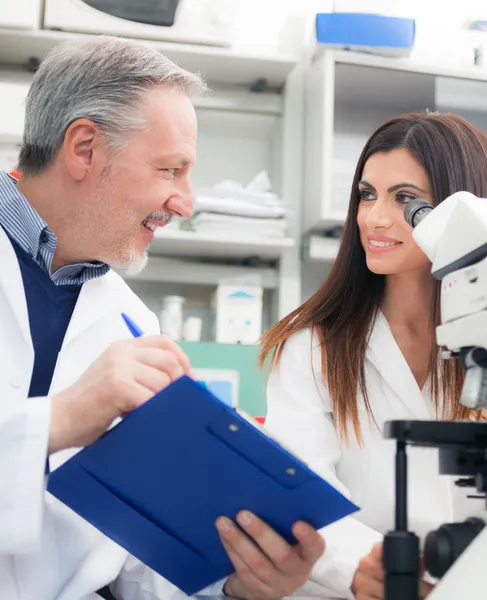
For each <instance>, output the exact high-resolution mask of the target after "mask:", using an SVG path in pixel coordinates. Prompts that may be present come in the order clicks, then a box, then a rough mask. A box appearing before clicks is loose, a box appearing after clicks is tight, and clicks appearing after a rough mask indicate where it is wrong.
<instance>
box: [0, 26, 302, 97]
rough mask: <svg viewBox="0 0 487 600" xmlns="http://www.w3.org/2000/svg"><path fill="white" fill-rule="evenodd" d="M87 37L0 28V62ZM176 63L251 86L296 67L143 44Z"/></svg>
mask: <svg viewBox="0 0 487 600" xmlns="http://www.w3.org/2000/svg"><path fill="white" fill-rule="evenodd" d="M86 37H88V36H86V35H83V34H76V33H67V32H61V31H42V30H41V31H32V32H24V31H15V30H13V29H6V28H0V62H2V63H5V64H13V65H17V66H23V65H25V64H26V63H27V61H28V60H29V58H31V57H35V58H37V59H39V60H42V59H43V58H45V56H46V55H47V53H48V52H49V51H50V50H51V49H52V48H54V47H55V46H57V45H58V44H59V43H60V42H63V41H69V40H73V41H75V40H79V39H83V38H86ZM146 43H150V44H151V45H152V46H153V47H154V48H156V49H157V50H159V51H160V52H162V53H163V54H164V55H166V56H167V57H168V58H170V59H172V60H174V61H176V62H177V63H178V64H179V65H180V66H181V67H184V68H186V69H189V70H191V71H198V72H200V73H201V74H202V75H203V76H204V77H205V78H206V79H207V80H209V81H210V82H213V81H215V82H226V83H238V84H252V83H254V82H255V80H256V79H259V78H261V77H262V78H265V79H267V80H268V82H269V84H270V85H273V86H282V85H284V83H285V81H286V78H287V76H288V75H289V73H290V71H291V70H292V69H293V67H294V66H295V65H296V59H295V58H294V57H293V56H286V55H281V54H278V53H277V52H270V53H268V54H261V53H254V52H252V51H243V50H242V51H233V50H231V49H226V48H213V47H209V46H208V47H206V46H194V45H190V44H176V43H174V44H171V43H170V42H146Z"/></svg>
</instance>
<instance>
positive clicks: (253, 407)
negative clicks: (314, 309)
mask: <svg viewBox="0 0 487 600" xmlns="http://www.w3.org/2000/svg"><path fill="white" fill-rule="evenodd" d="M180 346H181V348H182V349H183V350H184V352H186V354H187V355H188V357H189V360H190V361H191V365H192V366H193V367H194V368H195V369H232V370H235V371H238V372H239V390H238V398H239V408H241V409H242V410H244V411H245V412H247V413H249V415H251V416H253V417H258V416H264V415H265V414H266V412H267V410H266V399H265V385H266V383H265V375H264V372H263V371H261V370H260V369H259V368H258V367H257V359H258V355H259V348H258V347H257V346H246V345H243V344H216V343H213V342H198V343H193V342H181V343H180Z"/></svg>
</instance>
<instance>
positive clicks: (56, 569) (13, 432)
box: [0, 227, 221, 600]
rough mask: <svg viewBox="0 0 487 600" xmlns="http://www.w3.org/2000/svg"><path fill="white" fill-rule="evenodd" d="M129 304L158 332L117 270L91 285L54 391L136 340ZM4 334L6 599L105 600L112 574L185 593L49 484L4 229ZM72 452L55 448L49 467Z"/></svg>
mask: <svg viewBox="0 0 487 600" xmlns="http://www.w3.org/2000/svg"><path fill="white" fill-rule="evenodd" d="M121 312H125V313H127V314H128V315H129V316H130V317H131V318H132V319H133V320H134V321H135V322H136V323H137V324H138V325H139V326H140V327H141V328H142V329H143V330H144V331H145V332H147V333H158V332H159V326H158V322H157V318H156V317H155V315H154V314H153V313H151V312H150V311H149V310H148V309H147V308H146V306H145V305H144V304H143V303H142V302H141V301H140V300H139V299H138V298H137V297H136V296H135V294H133V292H132V291H131V290H130V288H128V286H127V285H126V284H125V282H124V281H123V279H122V278H120V277H119V276H118V275H116V274H115V273H113V272H109V273H108V274H107V275H105V276H103V277H100V278H97V279H92V280H90V281H88V282H87V283H85V284H84V285H83V287H82V290H81V292H80V296H79V299H78V302H77V304H76V307H75V310H74V313H73V316H72V318H71V322H70V324H69V327H68V330H67V332H66V336H65V339H64V342H63V346H62V349H61V352H60V353H59V356H58V361H57V364H56V369H55V372H54V376H53V380H52V385H51V390H50V395H52V394H55V393H56V392H58V391H60V390H63V389H65V388H67V387H68V386H70V385H71V384H72V383H74V382H75V381H76V379H78V377H79V376H80V375H81V374H82V373H83V372H84V371H85V370H86V369H87V368H88V367H89V366H90V364H91V363H92V362H93V361H94V360H95V359H96V358H98V357H99V356H100V355H101V354H102V352H103V351H104V350H105V349H106V348H107V347H108V346H109V345H110V344H111V343H113V342H114V341H115V340H120V339H125V338H130V333H129V332H128V330H127V328H126V325H125V323H124V321H123V320H122V318H121V317H120V313H121ZM0 342H1V343H0V598H1V599H2V600H54V599H55V600H81V599H86V600H87V599H89V600H92V599H93V600H94V599H95V598H96V599H98V600H99V596H97V595H95V594H94V592H96V590H98V589H100V588H102V587H103V586H104V585H106V584H108V583H110V582H112V581H114V580H116V583H115V585H114V590H115V591H116V594H117V597H120V598H122V599H123V600H155V599H161V600H176V599H177V600H181V599H182V598H186V597H187V596H186V595H185V594H183V593H182V592H181V591H179V590H178V589H177V588H175V587H174V586H173V585H171V584H170V583H169V582H167V581H166V580H164V579H163V578H162V577H160V576H158V575H156V574H155V573H154V572H153V571H151V570H150V569H148V568H146V567H145V566H143V565H142V564H141V563H140V562H139V561H137V560H135V559H134V558H133V557H131V556H130V555H129V554H128V553H127V552H126V551H125V550H123V549H122V548H121V547H120V546H118V545H117V544H115V543H113V542H112V541H111V540H109V539H108V538H106V537H105V536H104V535H102V534H101V533H100V532H98V530H96V529H95V528H94V527H92V526H91V525H89V524H88V523H87V522H85V521H84V520H83V519H81V518H80V517H78V516H77V515H76V514H75V513H73V512H72V511H71V510H69V509H68V508H67V507H65V506H64V505H63V504H61V503H60V502H59V501H57V500H56V499H55V498H54V497H53V496H51V495H50V494H48V493H45V492H44V489H45V482H44V467H45V460H46V448H47V439H48V428H49V418H50V400H49V398H30V399H26V398H27V394H28V389H29V384H30V378H31V374H32V368H33V360H34V351H33V347H32V341H31V336H30V330H29V318H28V313H27V305H26V300H25V294H24V287H23V283H22V276H21V272H20V269H19V265H18V261H17V257H16V255H15V251H14V249H13V247H12V245H11V243H10V241H9V239H8V237H7V236H6V234H5V233H4V231H3V229H2V228H1V227H0ZM74 452H76V450H69V451H64V452H60V453H57V454H55V455H54V456H51V458H50V466H51V469H54V468H56V467H57V466H59V465H60V464H61V463H62V462H64V461H65V460H66V459H67V458H68V457H69V456H71V455H73V454H74ZM214 589H215V591H219V590H220V589H221V585H218V584H217V585H216V586H215V588H214ZM207 592H208V593H210V592H211V589H208V590H207Z"/></svg>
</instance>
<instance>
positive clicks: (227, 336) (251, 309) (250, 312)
mask: <svg viewBox="0 0 487 600" xmlns="http://www.w3.org/2000/svg"><path fill="white" fill-rule="evenodd" d="M262 293H263V290H262V287H260V286H254V285H231V284H220V285H219V286H218V288H217V290H216V292H215V295H214V298H213V306H214V309H215V311H216V314H215V341H216V342H218V343H219V344H255V343H257V342H258V341H259V338H260V336H261V335H262Z"/></svg>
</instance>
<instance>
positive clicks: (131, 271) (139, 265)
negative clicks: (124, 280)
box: [123, 248, 149, 277]
mask: <svg viewBox="0 0 487 600" xmlns="http://www.w3.org/2000/svg"><path fill="white" fill-rule="evenodd" d="M131 254H133V256H132V257H131V258H130V259H129V260H128V264H127V266H125V267H124V268H123V270H124V271H125V273H126V274H127V275H128V276H129V277H133V276H134V275H139V273H142V271H143V270H144V269H145V268H146V266H147V263H148V262H149V249H148V248H146V249H145V250H144V253H143V254H142V255H140V254H139V255H137V253H136V252H135V250H133V252H131Z"/></svg>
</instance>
